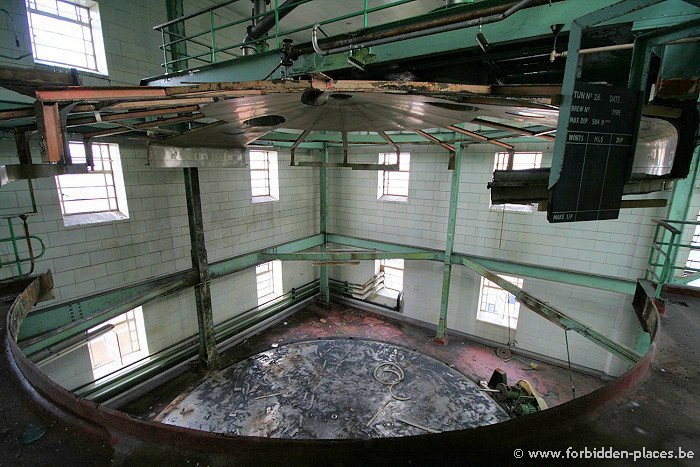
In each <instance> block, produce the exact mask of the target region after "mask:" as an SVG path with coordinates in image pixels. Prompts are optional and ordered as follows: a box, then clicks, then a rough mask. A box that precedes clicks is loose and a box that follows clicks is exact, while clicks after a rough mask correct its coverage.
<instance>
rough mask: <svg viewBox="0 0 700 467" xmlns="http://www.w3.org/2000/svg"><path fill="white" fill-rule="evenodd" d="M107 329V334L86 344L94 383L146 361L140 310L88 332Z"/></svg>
mask: <svg viewBox="0 0 700 467" xmlns="http://www.w3.org/2000/svg"><path fill="white" fill-rule="evenodd" d="M107 325H111V326H113V327H112V329H111V330H110V331H108V332H106V333H104V334H102V335H100V336H98V337H95V338H94V339H90V340H89V341H88V350H89V351H90V362H91V364H92V374H93V377H94V378H95V379H98V378H101V377H103V376H106V375H108V374H110V373H113V372H115V371H117V370H120V369H122V368H124V367H125V366H127V365H130V364H132V363H134V362H136V361H138V360H141V359H143V358H145V357H148V342H147V341H146V328H145V326H144V324H143V310H142V309H141V307H140V306H139V307H136V308H134V309H133V310H130V311H127V312H126V313H124V314H123V315H119V316H117V317H116V318H113V319H111V320H109V321H107V322H105V323H102V324H100V325H99V326H95V327H94V328H92V329H90V331H89V332H94V331H96V330H98V329H101V328H104V327H105V326H107Z"/></svg>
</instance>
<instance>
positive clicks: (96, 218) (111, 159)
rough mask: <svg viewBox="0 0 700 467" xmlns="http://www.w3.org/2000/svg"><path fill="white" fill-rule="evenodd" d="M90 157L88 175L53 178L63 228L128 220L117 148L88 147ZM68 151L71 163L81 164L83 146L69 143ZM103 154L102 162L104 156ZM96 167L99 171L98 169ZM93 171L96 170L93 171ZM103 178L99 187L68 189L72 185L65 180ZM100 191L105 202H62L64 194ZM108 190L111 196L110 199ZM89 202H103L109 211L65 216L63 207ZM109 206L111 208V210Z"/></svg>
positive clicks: (83, 159) (67, 213)
mask: <svg viewBox="0 0 700 467" xmlns="http://www.w3.org/2000/svg"><path fill="white" fill-rule="evenodd" d="M91 146H92V153H93V168H92V169H90V168H88V170H89V171H88V172H87V173H85V174H64V175H56V176H54V183H55V185H56V193H57V196H58V204H59V209H60V211H61V217H62V218H63V224H64V226H65V227H74V226H84V225H89V224H101V223H105V222H113V221H120V220H127V219H129V207H128V202H127V197H126V186H125V185H124V174H123V170H122V163H121V153H120V150H119V144H116V143H92V144H91ZM68 148H69V151H70V152H71V160H72V161H73V162H74V163H83V164H84V163H85V161H86V158H85V153H84V145H83V143H82V142H78V141H71V142H69V143H68ZM77 149H79V151H80V152H79V153H78V154H75V152H76V150H77ZM105 152H106V155H107V156H106V158H105V157H104V156H105ZM106 163H109V167H110V168H109V170H105V169H104V167H105V164H106ZM98 167H99V168H98ZM95 168H97V170H95ZM100 174H101V175H103V178H104V184H103V185H90V186H88V185H83V186H75V187H70V186H68V185H71V184H74V183H75V182H74V181H73V182H72V183H70V182H68V181H69V180H75V179H77V178H78V177H83V178H84V176H86V175H90V176H94V175H100ZM100 187H104V188H105V192H106V197H105V198H95V197H92V198H85V199H73V200H66V199H65V198H66V194H65V191H68V190H74V191H75V190H78V189H80V188H84V189H89V188H93V189H95V188H100ZM110 188H111V190H112V194H111V195H110ZM89 200H107V204H108V207H109V209H95V210H90V211H88V210H85V211H79V212H69V210H68V209H67V208H66V203H71V202H76V201H89ZM112 204H114V207H113V208H112Z"/></svg>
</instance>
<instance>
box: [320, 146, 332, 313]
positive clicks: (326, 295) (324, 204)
mask: <svg viewBox="0 0 700 467" xmlns="http://www.w3.org/2000/svg"><path fill="white" fill-rule="evenodd" d="M321 162H323V163H324V164H328V146H326V145H325V144H324V145H323V150H322V151H321ZM319 171H320V173H319V179H320V181H321V183H320V190H321V210H320V211H321V212H320V224H321V234H323V246H322V247H321V249H322V250H323V251H326V241H327V239H326V235H327V234H328V165H323V166H321V167H320V168H319ZM330 302H331V299H330V289H329V287H328V266H321V303H322V304H323V305H324V306H329V305H330Z"/></svg>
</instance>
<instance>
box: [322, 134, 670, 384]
mask: <svg viewBox="0 0 700 467" xmlns="http://www.w3.org/2000/svg"><path fill="white" fill-rule="evenodd" d="M516 148H517V150H519V151H542V152H543V166H547V165H548V164H549V163H550V161H551V151H552V148H551V145H549V144H546V143H529V144H517V145H516ZM385 150H386V149H385V148H384V147H381V146H377V147H365V148H360V149H358V148H355V149H353V150H352V152H351V156H350V157H351V159H352V160H353V161H357V162H376V160H377V154H378V152H381V151H385ZM402 150H409V151H410V152H411V171H410V182H409V199H408V203H405V204H402V203H386V202H381V201H378V200H377V196H376V190H375V189H374V188H375V187H376V184H377V179H376V177H377V175H376V173H373V172H369V173H368V172H359V171H356V172H354V171H351V170H334V171H331V177H330V193H331V195H330V201H329V204H330V216H329V225H330V227H329V230H330V232H332V233H337V234H343V235H352V236H357V237H363V238H370V239H375V240H379V241H386V242H393V243H403V244H408V245H415V246H422V247H428V248H437V249H443V248H444V247H445V238H446V228H447V212H448V209H449V192H450V180H451V172H449V171H448V170H447V153H446V152H444V151H442V150H441V149H435V148H434V147H432V146H418V145H416V146H411V147H402ZM495 153H496V149H495V147H494V146H491V145H486V144H475V145H470V146H468V148H466V149H465V152H464V155H463V161H462V178H461V183H460V198H459V204H458V212H457V227H456V233H455V251H456V252H460V253H467V254H474V255H480V256H486V257H493V258H498V259H504V260H512V261H518V262H522V263H529V264H533V265H545V266H551V267H557V268H562V269H569V270H574V271H580V272H588V273H594V274H602V275H609V276H616V277H623V278H628V279H636V278H638V277H640V276H642V275H643V270H644V268H645V267H646V262H647V258H648V254H649V245H650V244H651V236H652V235H653V227H652V224H651V222H650V220H651V218H652V217H662V216H663V212H664V210H663V209H635V210H630V209H627V210H623V211H622V212H621V214H620V219H618V220H615V221H604V222H579V223H571V224H556V225H554V224H549V223H548V222H547V220H546V214H545V213H543V212H542V213H540V212H534V213H516V212H507V211H506V212H502V211H493V210H490V209H489V197H490V193H489V191H488V190H487V188H486V184H487V182H488V181H490V180H491V179H492V171H493V164H494V156H495ZM331 157H332V158H333V157H336V158H337V157H339V156H338V154H335V155H334V156H331ZM368 174H371V175H368ZM653 196H654V197H659V196H667V194H659V193H655V194H654V195H653ZM370 263H371V262H365V263H363V264H362V265H360V266H356V267H352V266H343V267H335V268H332V269H331V277H333V278H335V279H340V280H348V281H351V282H356V283H362V282H364V281H365V280H367V279H368V278H369V277H370V276H371V275H372V273H373V265H372V264H370ZM405 264H406V269H405V274H404V313H405V314H406V315H407V316H410V317H412V318H416V319H419V320H423V321H426V322H428V323H432V324H436V323H437V321H438V316H439V310H440V294H441V286H442V264H441V263H439V262H429V261H406V263H405ZM479 286H480V280H479V276H478V275H477V274H475V273H472V272H471V271H468V270H467V269H466V268H463V267H460V266H455V267H454V268H453V277H452V287H451V293H450V307H449V310H448V326H449V327H450V328H453V329H456V330H458V331H462V332H466V333H469V334H472V335H476V336H479V337H483V338H486V339H491V340H493V341H496V342H502V343H505V342H507V341H508V331H507V328H504V327H500V326H496V325H493V324H490V323H483V322H480V321H477V320H476V311H477V307H478V300H479ZM524 289H525V290H526V291H528V292H530V293H532V294H533V295H535V296H536V297H538V298H541V299H543V300H544V301H546V302H548V303H552V304H554V305H555V306H559V307H560V308H561V309H562V310H563V311H564V312H567V313H570V314H571V315H572V316H573V317H575V318H577V319H579V320H581V321H583V322H584V323H586V324H589V325H591V326H592V327H593V328H595V329H596V330H598V331H600V332H603V333H604V334H606V335H608V336H609V337H612V338H614V339H615V340H618V341H619V342H623V343H626V344H627V345H629V346H632V345H633V343H634V339H635V336H636V334H637V332H638V325H637V322H636V318H635V316H634V313H633V311H632V307H631V297H626V296H624V295H623V294H616V293H608V292H601V291H597V290H593V289H585V288H581V287H573V286H569V285H563V284H555V283H547V282H544V281H540V280H534V279H528V278H525V281H524ZM516 340H517V341H518V347H520V348H522V349H525V350H528V351H532V352H535V353H539V354H542V355H546V356H549V357H553V358H558V359H561V360H566V348H565V345H564V334H563V331H562V330H561V329H560V328H558V327H557V326H555V325H553V324H551V323H549V322H547V321H546V320H545V319H544V318H541V317H539V316H537V315H535V314H534V313H532V312H530V311H529V310H527V309H525V308H524V307H521V311H520V321H519V325H518V330H517V333H516ZM569 342H570V347H571V358H572V362H573V363H577V364H579V365H582V366H585V367H588V368H592V369H595V370H600V371H604V372H606V373H609V374H613V375H616V374H619V373H620V372H621V371H623V370H624V369H625V364H624V363H622V362H620V361H619V360H618V359H617V358H616V357H612V356H611V355H610V354H609V353H608V352H605V351H603V350H600V349H599V348H598V347H597V346H595V345H594V344H592V343H590V342H589V341H587V340H585V339H583V338H581V337H579V336H577V335H574V334H573V333H570V334H569Z"/></svg>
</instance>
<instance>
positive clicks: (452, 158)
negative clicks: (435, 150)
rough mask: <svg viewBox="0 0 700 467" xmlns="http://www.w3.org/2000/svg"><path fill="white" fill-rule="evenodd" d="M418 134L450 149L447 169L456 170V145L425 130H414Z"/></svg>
mask: <svg viewBox="0 0 700 467" xmlns="http://www.w3.org/2000/svg"><path fill="white" fill-rule="evenodd" d="M413 131H414V132H415V133H416V134H418V135H420V136H422V137H423V138H425V139H427V140H429V141H431V142H432V143H433V144H437V145H438V146H440V147H441V148H444V149H447V150H448V151H450V159H449V162H448V163H447V170H454V168H455V147H454V146H452V145H450V144H447V143H445V142H444V141H440V140H439V139H438V138H436V137H435V136H433V135H431V134H430V133H426V132H425V131H423V130H413Z"/></svg>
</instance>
